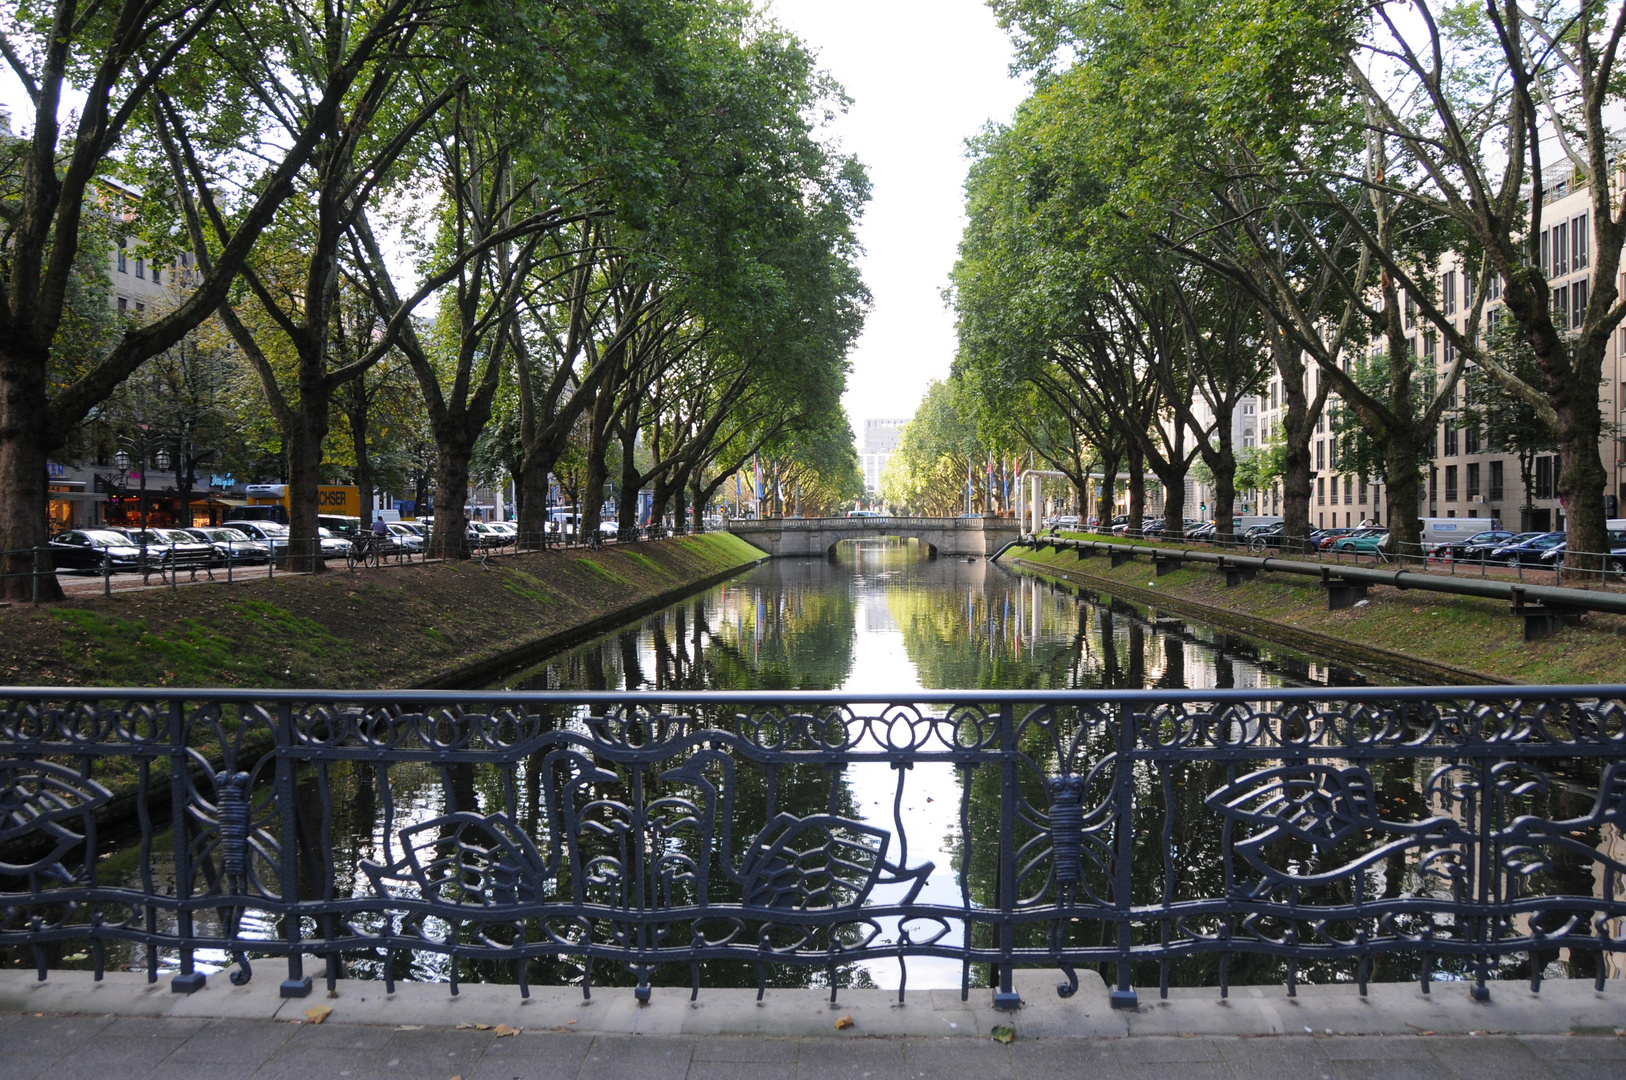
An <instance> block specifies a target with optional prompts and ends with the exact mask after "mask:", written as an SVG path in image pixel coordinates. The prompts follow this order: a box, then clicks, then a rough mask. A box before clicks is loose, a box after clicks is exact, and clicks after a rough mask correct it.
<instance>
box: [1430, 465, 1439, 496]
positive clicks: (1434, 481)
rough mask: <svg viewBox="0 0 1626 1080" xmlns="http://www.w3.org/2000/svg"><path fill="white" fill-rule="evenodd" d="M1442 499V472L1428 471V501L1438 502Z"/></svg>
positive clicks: (1436, 470)
mask: <svg viewBox="0 0 1626 1080" xmlns="http://www.w3.org/2000/svg"><path fill="white" fill-rule="evenodd" d="M1439 497H1440V470H1438V469H1430V470H1428V501H1429V502H1436V501H1438V499H1439Z"/></svg>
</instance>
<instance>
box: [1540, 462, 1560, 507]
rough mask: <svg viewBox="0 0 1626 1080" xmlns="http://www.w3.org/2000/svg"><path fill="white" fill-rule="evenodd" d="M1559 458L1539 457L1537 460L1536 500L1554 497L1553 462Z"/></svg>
mask: <svg viewBox="0 0 1626 1080" xmlns="http://www.w3.org/2000/svg"><path fill="white" fill-rule="evenodd" d="M1556 460H1557V458H1551V457H1538V458H1537V459H1536V498H1538V499H1550V498H1552V497H1553V462H1554V461H1556Z"/></svg>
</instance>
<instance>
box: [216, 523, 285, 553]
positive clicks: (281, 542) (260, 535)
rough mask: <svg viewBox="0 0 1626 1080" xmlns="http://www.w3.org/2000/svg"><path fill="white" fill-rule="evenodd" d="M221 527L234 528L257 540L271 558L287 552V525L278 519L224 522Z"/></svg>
mask: <svg viewBox="0 0 1626 1080" xmlns="http://www.w3.org/2000/svg"><path fill="white" fill-rule="evenodd" d="M222 528H227V529H234V530H236V531H237V532H240V533H242V534H243V535H244V536H246V537H248V538H249V539H250V540H258V541H260V542H261V543H263V544H265V546H266V548H267V549H268V550H269V551H270V552H271V555H272V557H273V558H278V559H280V558H282V557H283V556H284V555H286V554H287V553H288V526H286V525H284V524H282V523H281V522H278V521H238V520H232V521H228V522H226V523H225V524H224V525H223V526H222Z"/></svg>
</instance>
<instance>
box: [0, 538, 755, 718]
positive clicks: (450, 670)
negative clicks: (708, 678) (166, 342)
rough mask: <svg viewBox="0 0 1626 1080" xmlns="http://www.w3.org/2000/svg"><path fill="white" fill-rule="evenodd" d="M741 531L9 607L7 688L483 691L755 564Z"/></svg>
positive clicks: (2, 638)
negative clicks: (484, 562) (549, 655)
mask: <svg viewBox="0 0 1626 1080" xmlns="http://www.w3.org/2000/svg"><path fill="white" fill-rule="evenodd" d="M763 557H764V556H763V553H762V552H760V551H758V550H757V549H756V548H754V547H752V546H751V545H750V544H747V543H746V542H744V541H743V540H740V539H738V538H736V537H734V536H731V535H729V534H727V533H707V534H703V535H700V536H688V537H678V538H674V539H668V540H660V541H653V542H649V543H641V544H631V545H627V546H626V547H619V546H612V547H608V548H604V549H602V550H599V551H583V550H568V551H558V550H554V551H547V552H538V553H534V554H526V555H521V556H518V557H512V558H501V559H493V560H491V562H490V564H489V566H488V567H482V566H481V565H480V564H479V563H478V562H475V563H432V564H429V565H422V566H387V567H384V568H382V569H378V570H365V569H363V570H359V571H356V572H350V571H346V570H343V569H340V570H335V571H330V572H328V573H325V574H317V575H297V576H296V575H279V576H278V577H277V578H276V580H274V581H268V580H265V579H263V578H262V579H256V580H253V581H249V582H242V583H239V584H234V585H230V586H227V585H220V584H213V585H195V586H194V585H188V586H183V587H182V588H180V589H178V590H175V591H173V592H172V591H170V590H168V589H144V590H137V591H133V592H127V593H121V594H116V595H114V596H113V597H111V598H108V599H102V598H96V599H94V600H74V601H69V602H67V603H63V604H56V605H52V606H50V607H44V608H39V609H29V608H13V609H11V610H9V611H5V612H0V684H9V685H13V686H33V685H58V686H197V687H202V686H246V687H296V686H297V687H310V688H313V689H368V688H404V687H423V686H445V687H452V686H460V685H461V686H467V685H474V684H476V683H478V682H480V681H483V680H485V679H487V678H492V677H495V676H496V675H497V674H498V673H499V672H500V670H501V669H503V668H505V667H507V666H513V665H515V664H518V663H521V662H523V661H525V660H527V659H531V658H538V657H539V656H540V655H541V654H544V653H546V652H548V651H550V649H552V648H563V647H566V646H567V645H569V644H573V643H574V642H575V641H578V640H581V639H582V638H583V637H584V636H588V635H591V634H593V633H598V632H602V631H603V630H607V629H610V628H611V627H613V626H615V625H617V624H619V623H621V622H625V621H627V620H630V619H633V618H636V617H637V616H639V615H640V614H643V613H644V612H646V611H649V610H653V609H654V608H657V607H660V606H663V605H664V604H667V603H672V602H675V601H676V600H677V599H678V598H679V597H680V596H681V595H683V594H684V593H686V592H690V591H693V590H694V589H697V588H700V587H702V586H704V585H706V584H709V583H711V582H713V581H716V580H720V579H721V578H723V577H726V576H728V575H729V574H731V573H733V572H736V571H738V570H740V569H743V568H745V567H747V566H750V565H752V564H753V563H755V562H757V561H759V560H761V559H762V558H763Z"/></svg>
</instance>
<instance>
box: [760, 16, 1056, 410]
mask: <svg viewBox="0 0 1626 1080" xmlns="http://www.w3.org/2000/svg"><path fill="white" fill-rule="evenodd" d="M768 10H769V12H770V14H772V15H773V16H774V17H775V18H776V19H777V20H778V21H779V22H780V23H781V24H782V25H783V26H784V27H785V28H786V29H788V30H790V31H792V32H793V33H795V34H796V35H797V36H798V37H800V38H801V39H802V40H803V41H805V42H807V44H808V45H809V46H811V47H812V48H813V49H814V50H816V51H817V53H818V55H819V60H820V64H821V66H822V67H824V69H825V70H827V71H829V72H830V74H832V75H834V76H835V78H836V79H837V80H838V81H839V82H840V83H841V84H842V85H843V86H844V87H845V88H846V90H847V96H848V97H850V98H851V99H852V101H853V104H852V108H851V109H850V110H849V111H848V112H847V114H846V115H844V116H842V117H840V118H838V119H837V120H836V122H835V125H834V131H835V133H836V134H837V135H838V136H839V137H840V139H841V144H842V148H843V149H844V150H846V151H847V152H848V153H851V154H856V155H857V156H858V158H859V159H860V160H861V161H863V162H864V164H865V165H866V166H867V167H868V168H869V175H870V180H871V182H872V184H873V186H874V193H873V194H874V198H873V201H871V203H870V205H869V209H868V212H867V213H866V214H865V217H864V221H863V224H862V226H861V228H860V232H859V237H860V239H861V240H862V241H863V244H864V247H865V249H866V251H867V254H866V256H865V258H864V261H863V273H864V280H865V282H866V283H867V284H868V285H869V288H870V292H871V293H872V294H873V296H874V306H873V308H872V309H871V311H870V316H869V322H868V323H867V324H866V326H865V328H864V334H863V337H861V338H860V339H859V341H858V345H857V347H856V348H855V349H854V351H853V354H852V366H853V372H852V376H851V378H850V379H849V381H848V388H847V395H846V398H845V404H846V406H847V413H848V415H849V416H851V417H852V420H853V429H854V433H855V434H857V435H858V436H859V438H860V440H862V438H863V424H864V420H865V419H867V418H885V417H900V418H903V417H909V416H913V415H914V411H915V406H916V405H918V404H919V403H920V399H921V396H922V395H923V394H924V393H925V390H926V384H927V382H929V381H930V380H932V379H935V378H943V377H945V376H947V375H948V370H949V364H950V363H951V362H952V361H953V359H954V345H955V342H954V316H953V314H952V313H951V312H950V311H949V310H948V309H947V308H945V307H944V306H943V300H942V296H941V293H942V290H943V287H944V286H945V285H947V284H948V276H949V271H950V270H951V269H953V267H954V256H955V247H956V245H957V244H958V243H959V240H960V230H961V228H962V226H963V225H964V223H965V217H964V215H963V213H962V210H963V194H964V193H963V189H962V185H963V184H964V182H965V173H966V165H967V160H966V157H965V140H966V139H967V138H968V137H970V136H972V135H974V134H976V133H977V131H978V130H979V129H980V128H981V127H982V125H983V124H984V123H985V122H986V121H988V120H989V119H995V120H1001V121H1003V120H1009V119H1010V117H1011V115H1012V113H1013V112H1014V111H1015V109H1016V106H1017V103H1018V102H1020V101H1021V100H1022V98H1023V97H1025V96H1026V94H1027V84H1026V83H1025V82H1024V81H1022V80H1019V79H1013V78H1011V76H1010V74H1009V68H1010V62H1011V49H1010V43H1009V41H1008V39H1007V38H1006V37H1005V34H1004V33H1003V31H1001V30H1000V29H999V26H998V24H996V23H995V22H994V17H993V14H992V13H991V12H990V11H989V10H988V8H987V7H985V6H984V4H983V3H982V0H771V2H770V4H769V9H768Z"/></svg>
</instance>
